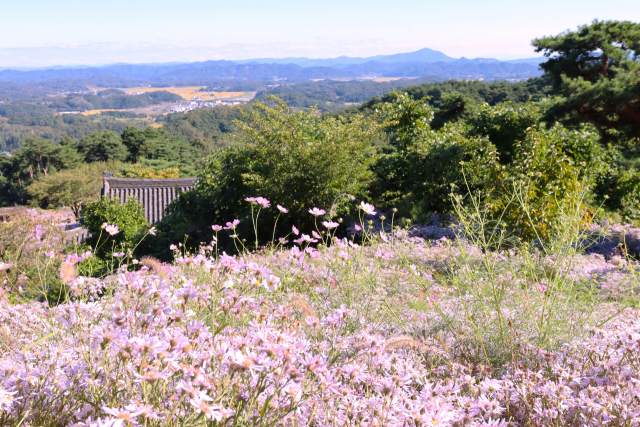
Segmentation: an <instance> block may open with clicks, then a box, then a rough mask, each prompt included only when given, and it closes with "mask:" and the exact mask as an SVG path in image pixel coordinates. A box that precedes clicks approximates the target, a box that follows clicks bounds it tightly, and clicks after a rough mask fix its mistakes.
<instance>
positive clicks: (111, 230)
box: [104, 224, 120, 236]
mask: <svg viewBox="0 0 640 427" xmlns="http://www.w3.org/2000/svg"><path fill="white" fill-rule="evenodd" d="M104 231H106V232H107V233H109V234H110V235H111V236H115V235H116V234H118V233H119V232H120V229H119V228H118V226H117V225H110V224H107V225H106V226H105V227H104Z"/></svg>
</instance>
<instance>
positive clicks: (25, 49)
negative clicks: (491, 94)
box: [0, 0, 640, 66]
mask: <svg viewBox="0 0 640 427" xmlns="http://www.w3.org/2000/svg"><path fill="white" fill-rule="evenodd" d="M596 18H597V19H617V20H622V19H626V20H632V21H636V22H639V21H640V0H614V1H608V2H603V1H602V0H535V1H534V0H529V1H520V0H484V1H482V0H447V1H443V0H437V1H434V0H422V1H415V0H414V1H411V0H394V1H381V0H367V1H362V0H356V1H353V0H317V1H304V0H297V1H294V0H275V1H274V0H226V1H218V0H103V1H94V0H55V1H46V0H4V1H2V7H1V9H0V66H48V65H56V64H105V63H113V62H167V61H201V60H208V59H246V58H255V57H286V56H307V57H313V58H326V57H334V56H339V55H347V56H370V55H378V54H391V53H399V52H408V51H412V50H417V49H420V48H423V47H429V48H432V49H436V50H441V51H442V52H444V53H446V54H447V55H450V56H454V57H460V56H466V57H470V58H473V57H480V56H481V57H497V58H500V59H510V58H522V57H531V56H535V55H534V54H533V50H532V49H531V46H530V41H531V39H532V38H534V37H537V36H543V35H551V34H557V33H559V32H561V31H564V30H566V29H574V28H575V27H576V26H578V25H580V24H585V23H588V22H591V21H592V20H593V19H596Z"/></svg>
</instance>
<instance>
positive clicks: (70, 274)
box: [60, 262, 78, 285]
mask: <svg viewBox="0 0 640 427" xmlns="http://www.w3.org/2000/svg"><path fill="white" fill-rule="evenodd" d="M77 277H78V271H77V270H76V266H75V265H73V264H69V263H67V262H64V263H62V265H61V266H60V278H61V279H62V283H64V284H65V285H67V284H69V283H71V282H73V281H74V280H76V278H77Z"/></svg>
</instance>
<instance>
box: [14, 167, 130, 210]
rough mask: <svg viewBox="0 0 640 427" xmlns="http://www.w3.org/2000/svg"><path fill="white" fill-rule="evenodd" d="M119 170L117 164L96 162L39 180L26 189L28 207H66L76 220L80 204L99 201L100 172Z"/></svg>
mask: <svg viewBox="0 0 640 427" xmlns="http://www.w3.org/2000/svg"><path fill="white" fill-rule="evenodd" d="M118 167H120V162H96V163H90V164H83V165H81V166H79V167H78V168H75V169H70V170H65V171H62V172H58V173H55V174H49V175H47V176H42V177H40V178H39V179H38V180H37V181H34V182H33V184H31V185H30V186H29V187H28V189H27V191H28V192H29V194H30V195H31V197H32V199H31V204H32V205H34V206H40V207H49V208H58V207H60V206H62V205H66V206H68V207H70V208H71V210H72V211H73V213H74V214H75V216H76V218H79V216H80V209H81V207H82V204H83V203H91V202H95V201H96V200H98V199H99V198H100V189H101V188H102V172H103V171H106V170H113V169H114V168H118Z"/></svg>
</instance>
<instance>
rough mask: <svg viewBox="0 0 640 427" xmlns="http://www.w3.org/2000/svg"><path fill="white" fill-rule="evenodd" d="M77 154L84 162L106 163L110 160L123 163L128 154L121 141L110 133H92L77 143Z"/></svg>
mask: <svg viewBox="0 0 640 427" xmlns="http://www.w3.org/2000/svg"><path fill="white" fill-rule="evenodd" d="M78 152H80V153H81V154H82V155H83V156H84V161H85V162H87V163H92V162H107V161H110V160H121V161H124V160H126V158H127V157H128V155H129V153H128V151H127V147H125V145H124V144H123V143H122V139H120V137H119V136H118V135H117V134H116V133H115V132H112V131H109V130H107V131H104V132H93V133H92V134H90V135H87V136H85V137H84V138H82V139H80V141H78Z"/></svg>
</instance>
